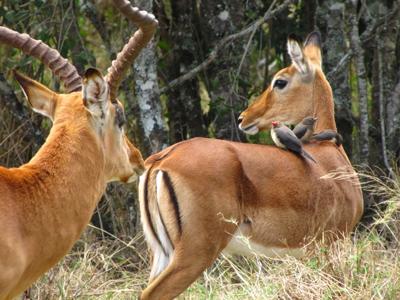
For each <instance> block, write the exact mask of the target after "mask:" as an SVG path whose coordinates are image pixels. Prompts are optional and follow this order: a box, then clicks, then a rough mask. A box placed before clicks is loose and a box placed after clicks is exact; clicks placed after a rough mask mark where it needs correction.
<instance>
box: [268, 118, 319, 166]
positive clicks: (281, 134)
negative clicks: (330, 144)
mask: <svg viewBox="0 0 400 300" xmlns="http://www.w3.org/2000/svg"><path fill="white" fill-rule="evenodd" d="M271 137H272V140H273V141H274V143H275V145H277V146H278V147H279V148H282V149H286V150H289V151H291V152H293V153H295V154H297V155H300V156H301V157H303V158H308V159H309V160H312V161H313V162H315V163H316V161H315V159H314V158H313V157H312V156H311V155H310V154H308V153H307V152H306V151H305V150H304V149H303V145H302V144H301V141H300V140H299V139H298V138H297V136H296V135H295V134H294V133H293V131H292V130H290V128H289V127H287V126H285V125H283V124H282V123H281V122H278V121H273V122H272V128H271Z"/></svg>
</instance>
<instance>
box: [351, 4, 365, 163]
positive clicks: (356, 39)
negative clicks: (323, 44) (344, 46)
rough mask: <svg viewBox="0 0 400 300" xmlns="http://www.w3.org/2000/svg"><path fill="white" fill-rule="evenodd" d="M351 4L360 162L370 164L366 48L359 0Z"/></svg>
mask: <svg viewBox="0 0 400 300" xmlns="http://www.w3.org/2000/svg"><path fill="white" fill-rule="evenodd" d="M350 2H351V3H350V4H349V23H350V44H351V48H352V50H353V51H354V53H356V55H355V57H354V60H355V69H356V75H357V88H358V99H359V110H360V123H359V133H360V135H359V136H360V141H359V145H360V162H361V163H363V164H364V163H368V158H369V123H368V120H369V116H368V94H367V72H366V70H365V64H364V57H365V56H364V48H363V47H362V45H361V41H360V34H359V31H358V20H357V4H358V1H357V0H351V1H350Z"/></svg>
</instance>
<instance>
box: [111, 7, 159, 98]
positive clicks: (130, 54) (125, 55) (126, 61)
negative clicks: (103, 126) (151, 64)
mask: <svg viewBox="0 0 400 300" xmlns="http://www.w3.org/2000/svg"><path fill="white" fill-rule="evenodd" d="M113 2H114V5H115V6H116V7H117V8H118V10H119V11H121V13H122V14H123V15H125V17H127V18H128V19H129V20H130V21H132V22H134V23H135V24H136V25H137V26H138V27H139V29H138V30H137V31H136V32H135V33H134V34H133V36H132V37H131V38H130V39H129V41H128V43H127V44H126V45H125V46H124V48H123V49H122V51H121V52H120V53H118V55H117V58H116V59H115V60H113V62H112V63H111V67H110V68H108V74H107V81H108V84H109V87H110V98H111V101H114V100H115V99H116V96H117V92H118V87H119V85H120V83H121V80H122V78H123V76H124V75H125V72H126V71H127V70H128V68H129V66H130V64H131V63H132V62H133V61H134V59H135V58H136V57H137V56H138V54H139V53H140V50H142V49H143V48H144V47H145V46H146V45H147V43H148V42H149V41H150V40H151V38H152V37H153V34H154V32H155V30H156V28H157V25H158V21H157V19H156V18H155V17H154V15H153V14H150V13H148V12H146V11H143V10H139V9H138V8H137V7H132V6H131V4H130V2H129V1H127V0H113Z"/></svg>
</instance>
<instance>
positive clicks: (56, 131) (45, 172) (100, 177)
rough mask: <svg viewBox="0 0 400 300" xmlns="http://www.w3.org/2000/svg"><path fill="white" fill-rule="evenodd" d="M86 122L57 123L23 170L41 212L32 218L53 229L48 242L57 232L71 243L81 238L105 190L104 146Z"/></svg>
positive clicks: (37, 208) (36, 207)
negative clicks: (60, 232) (41, 220)
mask: <svg viewBox="0 0 400 300" xmlns="http://www.w3.org/2000/svg"><path fill="white" fill-rule="evenodd" d="M83 123H84V122H79V120H77V122H76V124H74V125H71V124H70V122H69V123H68V124H67V123H66V122H61V123H58V124H57V123H55V124H54V126H53V128H52V130H51V133H50V135H49V136H48V138H47V140H46V142H45V144H44V145H43V146H42V148H41V149H40V150H39V152H38V153H37V154H36V155H35V156H34V157H33V158H32V160H31V161H30V162H29V163H28V164H26V165H24V166H23V167H21V170H25V171H26V174H25V176H27V177H28V178H29V179H28V180H29V181H30V182H31V185H33V186H31V187H28V188H29V189H30V193H31V196H32V199H33V201H32V202H31V203H32V204H31V205H32V206H35V207H34V208H35V209H36V210H39V213H38V214H37V215H36V216H33V218H32V219H35V218H39V219H40V218H42V219H45V220H43V221H44V222H45V223H44V224H45V225H46V226H54V227H53V228H52V230H54V235H51V236H49V239H51V238H54V237H57V235H58V232H57V230H60V231H62V233H63V234H64V235H66V237H65V238H66V240H67V241H68V242H71V241H75V240H76V239H77V238H79V235H80V234H81V232H82V230H83V229H84V228H85V226H86V225H87V223H88V222H89V221H90V217H91V216H92V213H93V211H94V209H95V207H96V204H97V202H98V201H99V199H100V197H101V195H102V193H103V192H104V189H105V187H106V181H105V176H104V167H101V166H104V165H105V158H104V153H103V150H102V146H101V144H100V141H99V140H98V139H97V137H96V136H95V135H94V134H93V132H92V131H91V129H90V128H88V127H85V126H83V125H81V126H80V125H79V124H83ZM86 124H87V121H86ZM86 126H87V125H86ZM40 209H42V211H40ZM67 244H68V243H67Z"/></svg>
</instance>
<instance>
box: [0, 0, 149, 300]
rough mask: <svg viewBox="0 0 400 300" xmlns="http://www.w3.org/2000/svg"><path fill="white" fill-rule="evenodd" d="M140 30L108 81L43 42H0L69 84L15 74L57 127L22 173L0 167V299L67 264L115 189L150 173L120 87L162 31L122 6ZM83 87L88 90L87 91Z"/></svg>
mask: <svg viewBox="0 0 400 300" xmlns="http://www.w3.org/2000/svg"><path fill="white" fill-rule="evenodd" d="M114 2H115V4H116V6H117V7H118V8H119V9H120V10H122V9H123V13H124V14H126V15H127V16H128V18H130V19H131V20H132V21H134V22H136V23H137V24H138V25H139V27H140V29H139V30H138V31H137V32H136V33H135V34H134V36H133V37H132V38H131V39H130V40H129V42H128V43H127V45H126V46H125V47H124V49H123V50H122V51H121V53H120V54H119V55H118V56H117V59H116V60H115V61H114V62H113V64H112V67H111V68H110V69H109V72H108V74H107V77H106V78H103V76H102V75H101V74H100V72H99V71H97V70H95V69H89V70H87V71H86V73H85V75H84V76H83V78H82V79H81V78H80V76H79V75H78V74H77V72H76V69H75V67H74V66H72V65H71V64H69V63H68V61H67V60H65V59H63V58H62V57H61V56H60V54H59V53H58V52H57V51H56V50H53V49H51V48H49V47H48V46H47V45H45V44H44V43H43V42H40V41H37V40H34V39H32V38H31V37H29V36H28V35H26V34H19V33H17V32H15V31H13V30H10V29H8V28H5V27H0V43H4V44H9V45H11V46H13V47H16V48H19V49H21V50H22V51H24V52H25V53H27V54H28V55H32V56H34V57H37V58H39V59H41V60H42V61H43V62H44V63H45V64H46V65H48V66H49V67H50V69H51V70H52V71H53V72H54V73H55V74H56V75H58V76H59V77H60V78H61V79H62V81H64V83H65V88H66V90H67V92H68V94H58V93H56V92H53V91H51V90H49V89H48V88H46V87H45V86H43V85H41V84H40V83H38V82H36V81H34V80H32V79H30V78H28V77H26V76H23V75H21V74H19V73H15V75H16V79H17V80H18V82H19V83H20V85H21V87H22V89H23V91H24V93H25V95H26V97H27V98H28V101H29V103H30V104H31V106H32V107H33V109H34V110H35V111H37V112H39V113H41V114H43V115H45V116H47V117H49V118H50V119H51V120H52V121H53V127H52V129H51V131H50V134H49V137H48V138H47V140H46V142H45V144H44V145H43V147H42V148H41V149H40V150H39V152H38V153H37V154H36V155H35V156H34V157H33V158H32V160H31V161H30V162H29V163H27V164H25V165H23V166H21V167H20V168H12V169H6V168H2V167H0V228H1V234H0V299H12V298H14V297H15V296H17V295H18V294H20V293H21V292H23V291H24V290H25V289H26V288H28V287H29V286H30V285H31V284H32V283H33V282H34V281H35V280H36V279H37V278H38V277H39V276H40V275H42V274H43V273H44V272H46V271H47V270H48V269H49V268H51V267H52V266H53V265H54V264H55V263H57V261H59V260H60V259H61V258H62V257H63V256H64V255H65V254H66V253H67V252H68V251H69V250H70V248H71V247H72V245H73V244H74V242H75V241H76V240H77V239H78V238H79V236H80V234H81V232H82V231H83V229H84V228H85V226H86V224H87V223H88V222H89V220H90V217H91V215H92V213H93V210H94V209H95V207H96V204H97V202H98V201H99V199H100V197H101V195H102V193H103V192H104V189H105V187H106V184H107V182H110V181H113V180H121V181H124V182H128V181H132V180H135V179H136V177H137V175H136V174H141V173H142V172H143V170H144V166H143V159H142V156H141V154H140V152H139V151H138V150H137V149H136V148H135V147H134V146H133V145H132V144H131V143H130V142H129V140H128V139H127V137H126V135H125V133H124V130H123V126H122V125H123V123H124V120H125V116H124V112H123V108H122V105H121V103H119V101H118V100H117V99H116V94H117V91H118V86H119V82H120V81H121V79H122V76H123V74H124V72H125V71H126V70H127V69H128V68H129V65H130V64H131V63H132V61H133V59H134V58H135V57H136V56H137V54H138V53H139V52H140V50H141V49H142V48H143V47H144V46H145V45H146V43H147V42H148V41H149V40H150V39H151V37H152V35H153V33H154V30H155V28H156V26H157V21H156V20H155V18H154V16H153V15H150V14H148V13H146V12H144V11H139V10H138V9H137V8H133V7H131V6H130V4H129V2H127V1H126V0H115V1H114ZM81 81H82V86H81Z"/></svg>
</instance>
